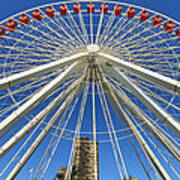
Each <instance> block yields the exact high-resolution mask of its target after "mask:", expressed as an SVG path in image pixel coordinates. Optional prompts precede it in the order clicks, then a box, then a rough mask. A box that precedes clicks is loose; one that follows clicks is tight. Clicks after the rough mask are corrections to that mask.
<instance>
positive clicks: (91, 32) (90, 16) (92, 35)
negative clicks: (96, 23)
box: [89, 13, 94, 44]
mask: <svg viewBox="0 0 180 180" xmlns="http://www.w3.org/2000/svg"><path fill="white" fill-rule="evenodd" d="M89 19H90V37H91V38H90V39H91V44H94V30H93V13H90V15H89Z"/></svg>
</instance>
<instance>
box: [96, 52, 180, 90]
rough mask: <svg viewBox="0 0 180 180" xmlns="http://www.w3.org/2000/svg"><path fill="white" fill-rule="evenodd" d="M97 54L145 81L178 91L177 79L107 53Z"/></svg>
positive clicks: (179, 84)
mask: <svg viewBox="0 0 180 180" xmlns="http://www.w3.org/2000/svg"><path fill="white" fill-rule="evenodd" d="M97 55H99V56H100V57H103V58H106V59H108V60H109V61H107V62H108V63H110V64H111V65H113V66H119V67H121V68H124V69H126V70H128V71H129V72H130V73H133V74H135V75H136V76H139V77H140V78H144V79H145V80H147V81H152V82H154V83H156V84H159V85H161V86H164V87H166V88H168V89H170V90H172V91H173V92H174V93H180V82H179V81H177V80H174V79H171V78H169V77H166V76H163V75H161V74H159V73H157V72H153V71H151V70H148V69H145V68H143V67H140V66H138V65H135V64H133V63H132V62H127V61H124V60H122V59H119V58H117V57H114V56H112V55H109V54H105V53H101V52H98V53H97Z"/></svg>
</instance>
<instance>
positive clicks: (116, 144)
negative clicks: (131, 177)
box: [97, 68, 128, 179]
mask: <svg viewBox="0 0 180 180" xmlns="http://www.w3.org/2000/svg"><path fill="white" fill-rule="evenodd" d="M97 77H98V79H100V80H102V81H103V77H101V70H100V69H99V68H98V70H97ZM99 88H101V91H102V92H100V89H99ZM99 88H98V93H99V95H100V102H101V105H102V108H103V114H104V118H105V121H106V126H107V129H108V132H109V136H110V139H111V144H112V148H113V151H114V155H115V158H116V163H117V166H118V169H119V174H120V177H121V179H122V178H123V175H124V176H125V177H126V178H128V174H127V169H126V166H125V162H124V159H123V155H122V152H121V149H120V145H119V142H118V138H117V135H116V131H115V129H114V125H113V122H112V119H111V114H110V111H109V108H108V105H107V100H106V98H105V96H104V94H105V89H104V88H103V85H102V83H101V81H100V82H99ZM108 95H109V94H107V96H108ZM106 111H107V113H106ZM111 129H112V131H111ZM113 137H114V138H113ZM114 141H115V142H114ZM116 149H117V151H118V154H119V158H120V161H121V164H122V167H121V165H120V163H119V158H118V154H117V151H116Z"/></svg>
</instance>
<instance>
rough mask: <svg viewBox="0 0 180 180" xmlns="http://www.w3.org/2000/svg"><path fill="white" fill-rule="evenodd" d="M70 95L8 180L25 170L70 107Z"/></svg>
mask: <svg viewBox="0 0 180 180" xmlns="http://www.w3.org/2000/svg"><path fill="white" fill-rule="evenodd" d="M71 96H72V95H70V96H69V97H68V99H67V100H66V101H65V102H64V103H63V104H62V105H61V107H60V108H59V109H58V110H57V112H56V113H55V114H54V115H53V117H52V118H51V119H50V121H49V122H48V124H47V125H46V127H45V128H44V129H43V130H42V131H41V133H40V134H39V136H38V137H37V138H36V140H35V141H34V143H33V144H32V145H31V146H30V148H29V149H28V150H27V151H26V153H25V154H24V156H23V157H22V158H21V159H20V161H19V162H18V164H17V165H16V166H15V167H14V168H13V170H12V171H11V173H10V174H9V175H8V177H7V180H11V179H13V178H15V176H16V175H17V174H18V173H19V171H20V170H21V169H22V168H23V166H24V165H25V164H26V162H27V161H28V159H29V158H30V157H31V156H32V154H33V153H34V151H35V150H36V149H37V148H38V146H39V145H40V144H41V142H42V141H43V140H44V138H45V137H46V136H47V134H48V132H49V131H50V130H51V128H52V126H53V125H54V124H55V123H56V122H57V121H58V119H59V117H60V116H61V114H62V112H63V111H64V109H65V108H66V107H67V106H68V104H69V103H70V100H71Z"/></svg>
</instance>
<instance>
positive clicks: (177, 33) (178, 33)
mask: <svg viewBox="0 0 180 180" xmlns="http://www.w3.org/2000/svg"><path fill="white" fill-rule="evenodd" d="M176 36H177V38H178V39H179V40H180V28H178V29H177V31H176Z"/></svg>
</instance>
